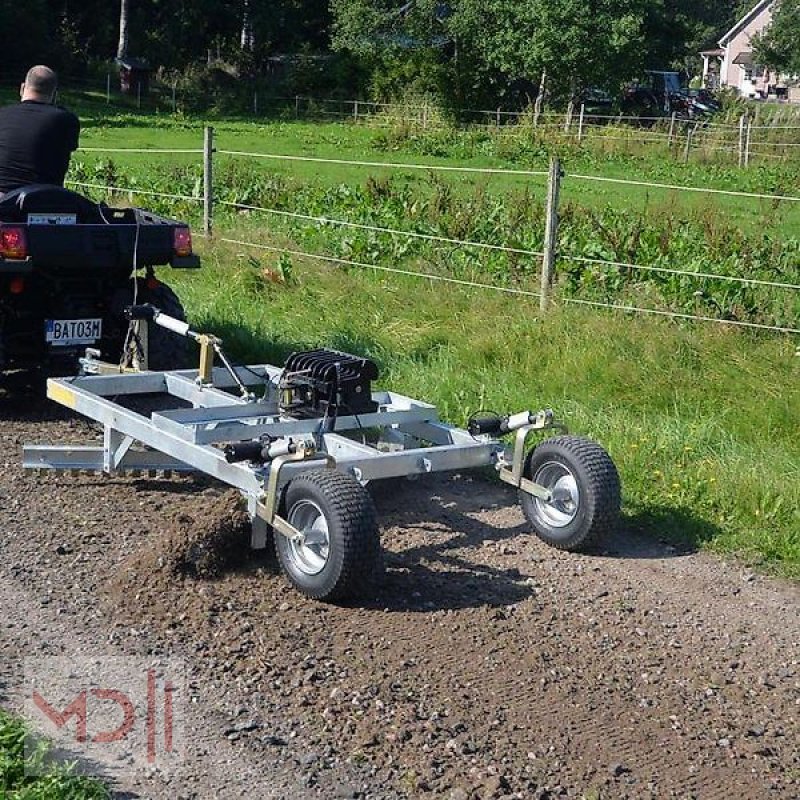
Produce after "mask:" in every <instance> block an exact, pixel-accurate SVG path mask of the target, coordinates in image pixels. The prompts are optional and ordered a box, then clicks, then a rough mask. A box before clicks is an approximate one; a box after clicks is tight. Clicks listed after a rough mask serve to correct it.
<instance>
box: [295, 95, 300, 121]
mask: <svg viewBox="0 0 800 800" xmlns="http://www.w3.org/2000/svg"><path fill="white" fill-rule="evenodd" d="M294 118H295V119H300V95H299V94H298V95H296V96H295V98H294Z"/></svg>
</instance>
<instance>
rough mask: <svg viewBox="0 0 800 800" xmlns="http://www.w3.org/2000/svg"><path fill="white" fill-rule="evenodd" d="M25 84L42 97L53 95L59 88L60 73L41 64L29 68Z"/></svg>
mask: <svg viewBox="0 0 800 800" xmlns="http://www.w3.org/2000/svg"><path fill="white" fill-rule="evenodd" d="M25 86H26V87H27V88H28V89H29V90H30V91H31V92H34V93H35V94H38V95H41V96H42V97H52V96H53V95H54V94H55V91H56V89H57V88H58V75H56V73H55V72H54V71H53V70H52V69H50V67H45V66H44V65H43V64H39V65H37V66H35V67H31V68H30V69H29V70H28V74H27V75H26V76H25Z"/></svg>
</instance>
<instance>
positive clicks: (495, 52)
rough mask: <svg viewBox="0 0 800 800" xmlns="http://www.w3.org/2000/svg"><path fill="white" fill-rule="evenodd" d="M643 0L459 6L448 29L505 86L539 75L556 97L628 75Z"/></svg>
mask: <svg viewBox="0 0 800 800" xmlns="http://www.w3.org/2000/svg"><path fill="white" fill-rule="evenodd" d="M647 6H648V0H596V1H595V2H594V3H586V2H585V0H529V1H528V2H525V3H509V2H507V1H506V0H483V1H482V0H464V2H462V3H461V4H459V7H458V11H457V12H456V14H455V15H454V18H453V21H452V23H451V27H452V28H453V29H454V30H459V31H460V33H461V35H462V36H463V37H465V38H467V37H469V38H470V39H471V41H472V43H473V44H474V46H477V47H478V48H479V49H480V51H481V52H482V53H483V56H484V58H485V60H486V61H487V63H489V64H490V65H492V66H495V67H496V68H497V69H499V70H500V71H501V72H502V73H503V74H504V75H506V76H508V78H510V79H511V80H514V79H527V80H535V79H537V78H538V77H539V76H540V75H542V74H546V75H547V81H548V84H549V85H550V87H551V88H552V90H553V91H554V93H555V94H556V95H559V96H561V97H573V96H575V94H576V93H578V92H579V91H580V90H581V89H584V88H585V87H587V86H590V85H604V86H609V87H611V86H615V85H618V84H619V83H620V82H621V81H623V80H625V79H626V78H630V77H634V76H635V75H636V74H637V72H638V71H639V70H640V69H641V67H642V64H643V58H644V44H645V41H644V20H645V13H646V10H647Z"/></svg>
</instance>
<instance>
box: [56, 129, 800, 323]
mask: <svg viewBox="0 0 800 800" xmlns="http://www.w3.org/2000/svg"><path fill="white" fill-rule="evenodd" d="M101 150H103V148H97V151H101ZM138 150H139V149H138V148H137V149H135V150H134V149H123V151H125V152H135V151H138ZM147 152H164V153H170V152H171V151H170V150H163V151H147ZM182 152H185V151H182ZM188 152H190V153H194V154H196V153H198V152H203V153H204V159H205V161H206V162H207V163H206V166H207V168H209V169H210V165H211V162H212V159H213V155H214V154H215V153H218V154H219V155H229V156H235V157H241V158H245V157H250V158H254V159H277V160H286V161H301V162H312V163H318V164H333V165H348V166H354V167H365V168H389V169H394V170H399V171H403V170H406V169H409V168H411V169H420V170H429V171H436V170H437V169H443V170H445V171H448V172H468V173H478V174H490V175H497V174H500V175H502V174H509V175H521V176H531V177H536V178H539V177H542V176H545V175H547V176H548V189H549V190H551V189H552V181H553V174H554V173H553V165H552V164H551V169H550V171H549V172H547V173H545V172H543V171H538V170H506V169H492V168H486V169H481V168H477V167H461V166H450V165H447V166H445V165H435V164H434V165H429V164H412V165H409V164H405V163H396V162H380V161H362V160H347V159H335V158H321V157H313V156H295V155H288V154H274V153H252V152H246V151H238V150H225V149H220V150H215V149H214V147H213V143H212V139H211V137H207V138H206V145H205V147H204V149H203V150H202V151H198V150H190V151H188ZM204 163H205V162H204ZM556 173H557V175H558V182H559V185H560V181H561V178H562V177H564V178H566V179H568V180H569V179H575V180H581V181H600V182H603V181H606V182H611V183H618V184H624V185H632V186H643V187H652V188H656V189H662V190H669V191H688V192H705V193H709V194H719V195H726V196H734V197H743V198H746V199H751V200H769V201H797V200H800V197H797V196H791V195H771V194H765V193H757V192H740V191H733V190H725V189H714V188H710V187H691V186H682V185H679V184H665V183H658V182H653V181H639V180H632V179H625V178H609V177H606V176H597V175H581V174H572V173H566V174H564V173H563V172H562V171H561V170H560V167H558V169H557V170H556ZM71 185H74V186H80V187H85V188H92V189H98V190H104V191H109V192H118V193H128V194H140V195H143V196H152V197H161V198H165V199H168V200H176V201H188V202H192V203H203V204H204V208H205V212H206V214H208V215H209V216H208V218H207V219H206V220H205V223H206V224H205V226H204V227H205V232H206V233H208V234H210V233H211V225H210V223H211V218H210V214H211V213H212V210H213V207H214V205H215V204H216V205H218V206H222V207H225V208H230V209H238V210H247V211H253V212H258V213H266V214H270V215H274V216H277V217H282V218H286V219H296V220H304V221H307V222H314V223H317V224H320V225H332V226H341V227H346V228H354V229H359V230H365V231H371V232H375V233H379V234H384V235H391V236H403V237H407V238H409V239H419V240H423V241H429V242H434V243H441V244H447V245H451V246H454V247H459V248H476V249H483V250H487V251H496V252H506V253H510V254H516V255H522V256H527V257H531V258H542V260H543V268H542V269H543V271H544V264H546V263H547V261H548V257H551V258H550V260H551V262H552V265H553V266H554V265H555V264H556V263H557V262H564V261H572V262H576V263H584V264H593V265H597V266H601V267H607V268H613V269H625V270H635V271H643V272H653V273H662V274H671V275H675V276H680V277H685V278H688V279H691V280H704V281H705V280H714V281H723V282H726V281H727V282H731V283H735V284H738V285H745V286H753V287H764V288H769V289H778V290H785V291H798V290H800V285H797V284H794V283H790V282H786V281H772V280H766V279H761V278H746V277H741V276H734V275H725V274H720V273H716V272H713V271H702V272H701V271H695V270H688V269H677V268H673V267H670V266H660V265H657V264H654V265H647V264H636V263H629V262H624V261H615V260H611V259H603V258H592V257H588V256H583V255H580V254H573V253H568V252H562V251H561V250H560V249H559V247H558V243H557V237H556V241H554V242H551V243H550V245H548V243H547V238H545V249H544V250H534V249H528V248H521V247H512V246H510V245H506V244H493V243H489V242H480V241H474V240H469V239H458V238H454V237H447V236H440V235H436V234H426V233H422V232H417V231H408V230H403V229H400V228H393V227H388V226H380V225H370V224H367V223H360V222H352V221H349V220H343V219H336V218H334V217H328V216H323V215H314V214H306V213H302V212H300V211H289V210H286V209H280V208H268V207H265V206H259V205H255V204H251V203H241V202H237V201H235V200H233V201H231V200H223V199H221V198H219V199H215V198H214V197H213V186H212V185H211V183H210V182H207V183H206V188H205V191H206V192H210V193H211V196H208V195H206V194H205V193H204V195H203V196H197V195H184V194H170V193H166V192H156V191H148V190H143V189H138V188H136V187H123V186H109V185H105V184H100V183H90V182H72V183H71ZM548 213H549V212H548ZM555 216H556V218H557V203H556V205H555ZM219 241H223V242H227V243H231V244H237V245H240V246H252V247H255V248H260V249H263V250H268V251H272V252H285V253H287V254H289V255H293V256H297V257H308V258H313V259H318V260H322V261H327V262H329V263H338V264H342V265H348V264H349V265H352V266H357V267H361V268H369V269H372V270H375V271H379V272H386V273H394V274H399V275H410V276H413V277H419V278H427V279H430V280H433V281H439V282H441V283H452V284H458V285H463V286H471V287H473V288H481V289H486V290H490V289H491V290H496V291H499V292H504V293H506V294H523V295H525V296H529V297H536V298H539V299H540V300H544V301H547V302H549V292H550V290H549V284H550V283H552V277H553V276H552V275H551V276H550V278H549V280H545V276H544V274H543V277H542V291H541V292H533V291H529V290H523V289H519V288H515V287H509V286H496V285H494V284H490V283H481V282H476V281H467V280H463V279H460V278H454V277H450V276H446V275H439V274H431V273H425V272H419V271H416V270H409V269H402V268H399V267H389V266H384V265H381V264H371V263H365V262H359V261H355V260H353V261H351V260H348V259H342V258H337V257H335V256H328V255H324V254H319V253H308V252H304V251H301V250H292V249H289V248H286V247H277V246H271V245H265V244H260V243H256V242H246V241H243V240H241V239H232V238H226V237H222V238H220V239H219ZM695 296H696V297H697V296H702V295H701V293H698V292H695ZM563 302H564V303H573V304H579V305H587V306H597V307H604V308H609V309H616V310H621V311H629V312H640V313H646V314H656V315H660V316H665V317H673V318H676V319H687V320H696V321H700V322H719V323H724V324H727V325H732V326H738V327H744V328H753V329H760V330H770V331H775V332H780V333H790V334H795V333H800V330H798V329H796V328H793V327H791V326H789V325H780V324H779V325H768V324H763V323H756V322H747V321H745V320H740V319H724V318H723V319H721V318H719V317H711V316H703V315H702V314H687V313H685V312H682V311H674V310H667V309H646V308H640V307H638V306H635V305H626V304H624V303H603V302H600V301H594V300H583V299H581V298H566V297H565V298H563Z"/></svg>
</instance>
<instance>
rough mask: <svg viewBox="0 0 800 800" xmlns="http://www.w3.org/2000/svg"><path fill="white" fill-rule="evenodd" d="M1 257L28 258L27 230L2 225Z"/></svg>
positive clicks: (0, 227)
mask: <svg viewBox="0 0 800 800" xmlns="http://www.w3.org/2000/svg"><path fill="white" fill-rule="evenodd" d="M0 256H2V257H3V258H27V257H28V240H27V237H26V236H25V228H23V227H20V226H12V225H0Z"/></svg>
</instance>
